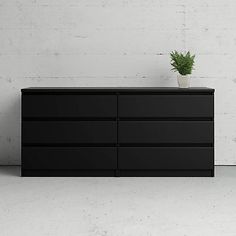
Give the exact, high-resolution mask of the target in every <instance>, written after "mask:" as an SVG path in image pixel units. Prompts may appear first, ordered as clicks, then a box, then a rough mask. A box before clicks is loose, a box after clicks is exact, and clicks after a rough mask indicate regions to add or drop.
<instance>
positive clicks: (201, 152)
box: [118, 147, 214, 170]
mask: <svg viewBox="0 0 236 236" xmlns="http://www.w3.org/2000/svg"><path fill="white" fill-rule="evenodd" d="M118 160H119V161H118V168H119V169H123V170H154V169H156V170H158V169H159V170H160V169H162V170H170V169H171V170H187V169H191V170H202V169H213V168H214V150H213V148H210V147H209V148H208V147H184V148H182V147H168V148H165V147H147V148H146V147H136V148H130V147H122V148H119V156H118Z"/></svg>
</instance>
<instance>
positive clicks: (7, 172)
mask: <svg viewBox="0 0 236 236" xmlns="http://www.w3.org/2000/svg"><path fill="white" fill-rule="evenodd" d="M3 176H16V177H20V176H21V173H20V166H0V177H3Z"/></svg>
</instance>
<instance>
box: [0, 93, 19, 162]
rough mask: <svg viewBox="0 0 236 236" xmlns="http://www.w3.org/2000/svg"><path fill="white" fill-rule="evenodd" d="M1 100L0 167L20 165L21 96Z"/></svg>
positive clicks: (5, 96)
mask: <svg viewBox="0 0 236 236" xmlns="http://www.w3.org/2000/svg"><path fill="white" fill-rule="evenodd" d="M0 99H1V101H0V165H19V164H20V157H21V155H20V132H21V119H20V114H21V113H20V110H21V109H20V106H21V101H20V94H18V95H17V96H16V94H10V95H6V94H5V95H4V97H3V96H2V98H0Z"/></svg>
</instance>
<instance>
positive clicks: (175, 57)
mask: <svg viewBox="0 0 236 236" xmlns="http://www.w3.org/2000/svg"><path fill="white" fill-rule="evenodd" d="M170 57H171V65H172V66H173V68H172V70H174V71H178V72H179V73H180V74H181V75H188V74H191V73H192V70H193V66H194V59H195V55H191V54H190V52H187V53H186V54H183V53H179V52H177V51H173V52H171V54H170Z"/></svg>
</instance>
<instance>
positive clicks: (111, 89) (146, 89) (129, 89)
mask: <svg viewBox="0 0 236 236" xmlns="http://www.w3.org/2000/svg"><path fill="white" fill-rule="evenodd" d="M21 91H22V92H23V93H25V92H26V93H27V92H30V93H34V92H36V93H37V92H40V93H43V92H50V93H53V92H85V93H86V92H101V93H106V92H131V93H132V92H157V93H158V92H160V93H163V92H164V93H166V92H167V93H168V92H170V93H171V92H174V93H186V92H187V93H191V92H193V93H198V92H199V93H214V91H215V90H214V89H212V88H207V87H190V88H178V87H29V88H24V89H21Z"/></svg>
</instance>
